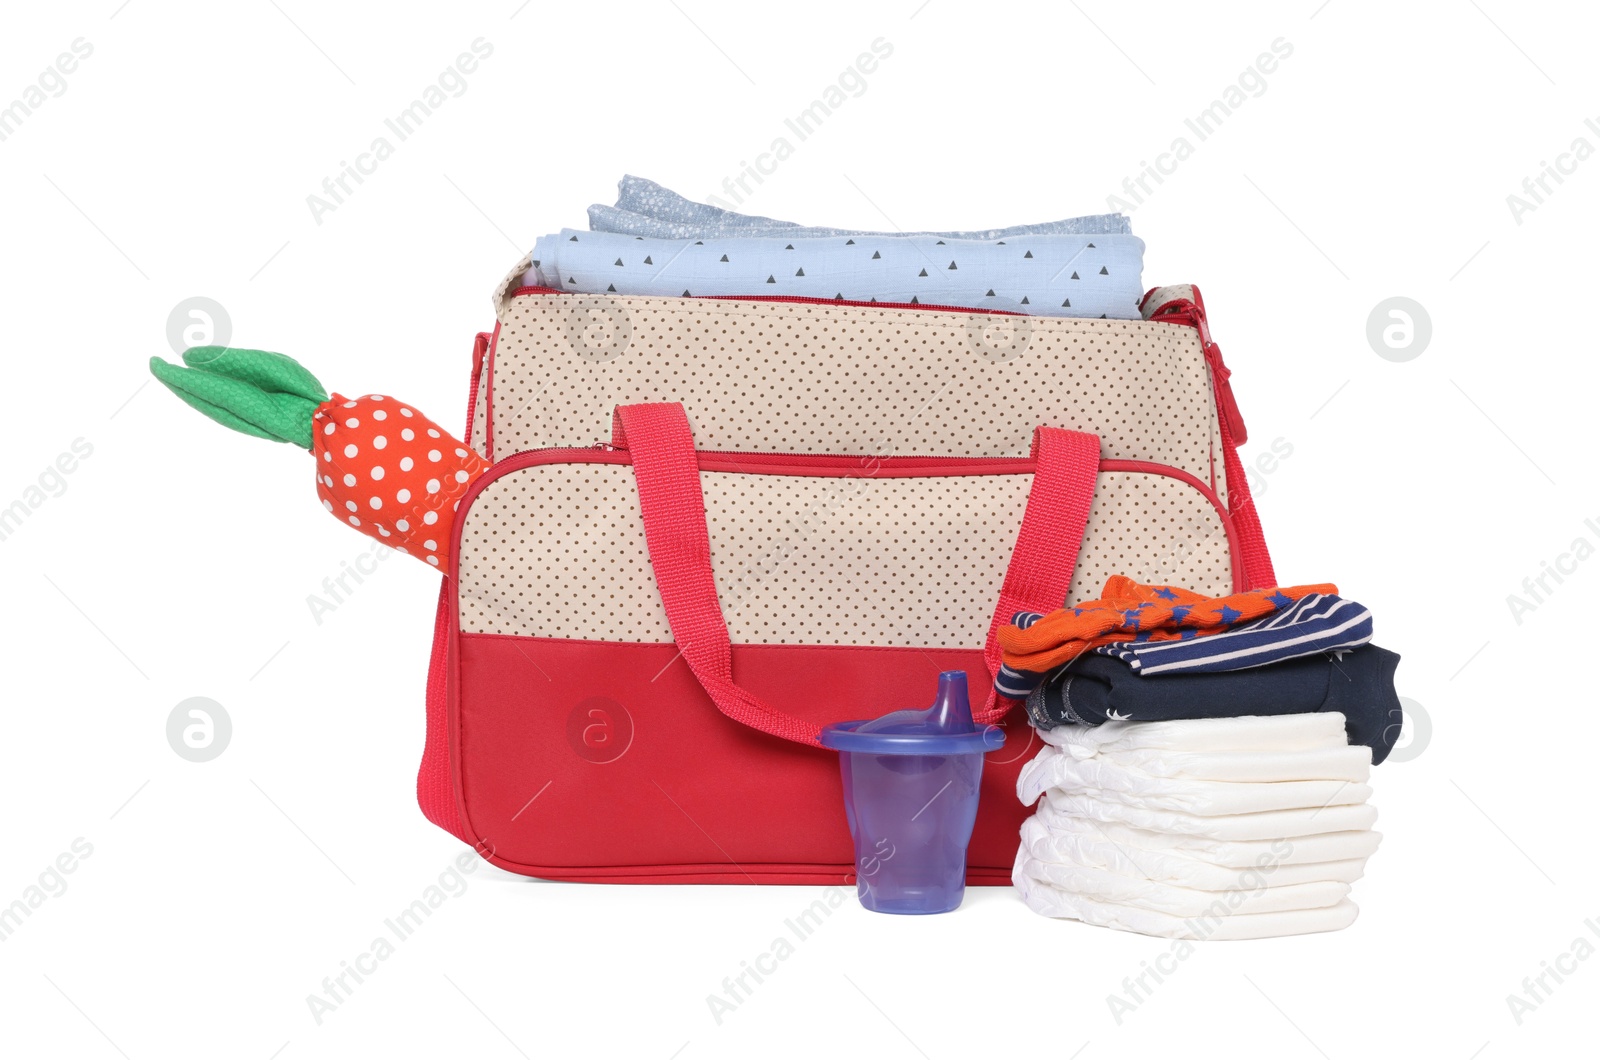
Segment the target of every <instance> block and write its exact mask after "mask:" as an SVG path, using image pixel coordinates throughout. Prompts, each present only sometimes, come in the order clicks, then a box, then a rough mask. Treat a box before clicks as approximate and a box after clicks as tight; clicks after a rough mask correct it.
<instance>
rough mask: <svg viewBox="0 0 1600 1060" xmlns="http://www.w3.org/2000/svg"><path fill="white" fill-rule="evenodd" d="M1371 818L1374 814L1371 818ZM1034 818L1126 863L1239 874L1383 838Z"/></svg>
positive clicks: (1325, 859)
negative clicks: (1167, 860) (1257, 835)
mask: <svg viewBox="0 0 1600 1060" xmlns="http://www.w3.org/2000/svg"><path fill="white" fill-rule="evenodd" d="M1374 816H1375V815H1374ZM1033 819H1035V820H1037V821H1038V822H1039V823H1040V824H1041V825H1043V826H1044V827H1045V828H1046V829H1047V830H1048V831H1049V833H1050V834H1051V835H1053V836H1070V837H1074V838H1079V839H1087V840H1093V841H1100V842H1105V843H1112V844H1115V845H1116V847H1117V848H1118V849H1119V850H1122V851H1124V852H1125V853H1126V854H1127V855H1128V856H1129V857H1130V858H1134V859H1138V860H1139V861H1141V862H1142V861H1143V860H1144V859H1145V858H1146V857H1147V856H1148V855H1149V854H1151V853H1156V854H1171V855H1174V856H1178V857H1191V858H1196V859H1199V860H1203V861H1206V862H1208V863H1210V864H1213V865H1222V866H1225V867H1227V868H1235V869H1243V868H1250V867H1252V866H1259V865H1261V864H1263V863H1264V862H1270V863H1273V864H1278V865H1307V864H1314V863H1323V864H1327V863H1333V862H1343V861H1350V860H1352V859H1360V860H1361V861H1365V860H1366V859H1367V858H1369V857H1371V856H1372V855H1373V853H1375V852H1376V851H1377V849H1378V847H1379V845H1380V844H1381V843H1382V841H1383V833H1381V832H1375V831H1372V830H1370V829H1352V830H1350V831H1345V832H1321V833H1318V834H1316V835H1306V836H1276V837H1269V838H1266V839H1233V840H1229V839H1216V838H1213V837H1211V836H1198V835H1182V834H1179V833H1175V832H1158V831H1152V830H1150V829H1148V828H1138V827H1135V826H1133V825H1128V824H1122V823H1120V822H1116V821H1096V820H1094V819H1092V818H1087V817H1078V816H1073V815H1071V814H1065V813H1060V812H1058V811H1056V810H1055V809H1054V808H1052V807H1051V805H1050V803H1049V802H1048V801H1046V802H1042V803H1040V804H1039V809H1038V812H1036V813H1035V814H1034V817H1033Z"/></svg>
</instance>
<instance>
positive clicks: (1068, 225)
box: [589, 176, 1133, 240]
mask: <svg viewBox="0 0 1600 1060" xmlns="http://www.w3.org/2000/svg"><path fill="white" fill-rule="evenodd" d="M589 227H590V228H591V229H592V230H594V231H596V232H616V233H620V234H622V235H629V236H644V237H646V238H648V239H717V238H722V237H725V236H785V237H787V238H789V239H794V238H801V239H811V238H815V237H820V236H908V235H910V236H932V237H934V238H936V239H939V238H943V239H977V240H995V239H1006V238H1008V237H1010V236H1027V235H1031V236H1044V235H1055V236H1073V235H1129V234H1131V233H1132V231H1133V229H1132V228H1131V227H1130V226H1129V224H1128V218H1127V217H1126V216H1125V215H1124V214H1120V213H1108V214H1095V215H1092V216H1088V217H1069V218H1066V219H1065V220H1061V221H1046V222H1044V223H1042V224H1028V225H1012V226H1010V227H1007V228H985V229H979V230H976V231H969V232H871V231H865V230H861V229H853V228H819V227H814V226H811V225H798V224H795V223H794V222H793V221H779V220H777V219H775V218H772V217H761V216H758V215H755V214H742V213H736V212H734V211H733V210H724V209H722V208H720V207H717V206H711V205H708V204H706V203H701V202H695V201H693V200H691V199H686V198H684V197H683V196H682V195H679V194H678V193H677V192H674V191H670V190H668V189H667V188H664V187H662V186H661V185H660V184H657V183H656V182H655V181H653V180H646V179H644V178H643V177H634V176H624V177H623V178H622V179H621V180H620V181H618V182H617V204H616V205H615V206H603V205H600V204H598V203H597V204H595V205H594V206H591V207H589Z"/></svg>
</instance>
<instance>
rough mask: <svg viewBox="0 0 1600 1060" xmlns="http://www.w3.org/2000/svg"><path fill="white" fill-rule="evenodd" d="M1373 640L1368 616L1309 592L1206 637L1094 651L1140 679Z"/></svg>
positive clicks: (1266, 661)
mask: <svg viewBox="0 0 1600 1060" xmlns="http://www.w3.org/2000/svg"><path fill="white" fill-rule="evenodd" d="M1371 639H1372V612H1371V611H1368V610H1367V609H1366V608H1365V607H1362V606H1361V605H1360V604H1358V603H1356V602H1355V601H1354V600H1346V599H1343V598H1342V597H1338V596H1330V595H1327V594H1324V593H1312V594H1311V595H1310V596H1303V597H1301V598H1300V599H1298V600H1296V601H1295V602H1294V603H1293V604H1291V605H1289V606H1288V607H1286V608H1284V609H1283V610H1281V611H1279V612H1277V613H1276V614H1272V615H1268V616H1267V617H1266V618H1258V619H1256V620H1255V621H1254V622H1246V623H1245V624H1244V625H1241V626H1234V627H1233V628H1232V629H1229V630H1225V631H1224V632H1221V633H1217V634H1214V635H1212V636H1209V637H1191V638H1189V639H1187V640H1161V641H1156V640H1149V639H1147V638H1144V637H1143V636H1142V635H1141V636H1139V637H1135V638H1134V639H1133V640H1131V641H1119V642H1118V643H1116V644H1102V645H1101V646H1100V647H1098V648H1096V649H1095V651H1096V652H1097V653H1099V654H1101V655H1110V656H1113V657H1115V658H1118V659H1121V660H1122V661H1123V662H1125V663H1127V664H1128V667H1129V669H1131V670H1133V671H1135V672H1136V673H1138V674H1140V675H1142V676H1144V677H1157V676H1160V675H1163V674H1183V673H1214V672H1217V671H1225V670H1247V669H1250V668H1251V667H1256V666H1270V665H1272V664H1273V663H1276V662H1283V661H1285V660H1288V659H1299V658H1302V657H1304V656H1307V655H1318V654H1321V653H1324V652H1338V651H1349V650H1350V649H1352V648H1358V647H1360V646H1361V645H1363V644H1365V643H1367V642H1368V641H1370V640H1371Z"/></svg>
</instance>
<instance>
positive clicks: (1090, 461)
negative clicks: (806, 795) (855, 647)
mask: <svg viewBox="0 0 1600 1060" xmlns="http://www.w3.org/2000/svg"><path fill="white" fill-rule="evenodd" d="M613 441H614V443H615V444H616V445H617V446H618V447H620V448H625V449H627V450H628V453H629V457H630V460H631V462H632V465H633V473H634V478H635V480H636V481H637V484H638V490H639V510H640V513H641V515H642V516H643V521H644V531H645V542H646V545H647V546H648V549H649V553H650V565H651V567H652V568H653V570H654V572H655V578H656V585H657V588H658V589H659V590H660V593H661V600H662V603H663V604H665V606H666V612H667V622H668V624H669V625H670V626H671V628H672V637H673V640H674V641H675V642H676V643H677V645H678V649H679V651H680V652H681V653H682V654H683V658H684V661H685V662H686V663H687V664H688V665H689V669H690V671H691V672H693V674H694V676H695V678H696V679H697V680H698V681H699V682H700V685H701V687H702V688H704V689H705V691H706V694H707V695H708V696H710V697H711V701H712V702H713V703H715V704H716V706H717V709H718V710H720V711H722V713H724V714H726V715H727V716H728V717H730V718H732V719H733V720H734V721H737V722H740V723H741V724H744V725H748V726H750V727H751V728H753V729H758V730H760V731H761V732H765V733H769V734H771V735H773V736H778V737H781V738H782V739H785V740H792V741H794V742H796V743H803V744H809V745H811V746H821V745H820V744H819V743H818V734H819V728H818V726H817V725H815V724H814V723H811V722H808V721H805V720H802V719H800V718H797V717H795V716H794V715H792V714H788V713H786V712H784V711H781V710H778V709H777V708H775V707H773V706H771V705H770V704H768V703H766V702H764V701H762V700H761V699H760V698H758V697H756V696H755V695H753V694H751V693H750V692H748V691H746V690H745V689H743V688H741V687H740V686H739V684H738V683H737V682H736V681H735V680H734V677H733V655H732V644H731V641H730V639H729V636H728V626H727V622H726V621H725V620H724V618H723V615H722V607H721V604H720V602H719V601H718V599H717V585H716V576H715V572H714V571H713V569H712V566H711V543H710V537H709V534H708V532H707V529H706V512H705V498H704V495H703V494H702V493H701V489H700V466H699V461H698V458H697V457H696V455H695V450H694V435H693V432H692V430H691V429H690V426H689V418H688V415H687V414H686V413H685V412H684V409H683V406H682V405H681V404H678V403H676V402H671V403H667V402H657V403H650V404H643V405H622V406H619V407H618V408H617V409H616V412H615V415H614V417H613ZM1033 455H1034V459H1035V462H1036V464H1035V469H1034V478H1033V486H1032V489H1031V491H1030V492H1029V494H1028V503H1027V508H1026V510H1025V512H1024V514H1023V518H1022V527H1021V529H1020V530H1019V531H1018V534H1017V545H1016V548H1015V550H1014V551H1013V553H1012V558H1011V563H1010V566H1009V567H1008V568H1007V571H1006V576H1005V581H1004V583H1003V586H1002V588H1001V592H1000V600H999V603H998V605H997V606H996V608H995V613H994V617H993V619H992V620H991V621H990V624H989V629H988V632H987V634H986V636H985V643H984V661H985V662H986V663H987V665H988V667H989V676H990V677H991V678H993V677H994V675H995V673H996V672H997V671H998V668H999V664H1000V647H999V644H998V642H997V640H996V637H995V632H996V630H997V629H998V628H999V627H1000V626H1001V625H1003V624H1004V623H1006V622H1009V621H1010V620H1011V616H1012V615H1013V614H1015V613H1016V612H1017V611H1025V610H1038V611H1050V610H1054V609H1055V608H1057V607H1060V606H1061V605H1062V603H1063V602H1064V601H1065V599H1066V594H1067V590H1068V588H1069V587H1070V586H1071V584H1072V574H1073V570H1074V568H1075V567H1076V565H1077V558H1078V549H1079V547H1080V545H1081V544H1082V540H1083V531H1084V527H1085V525H1086V524H1087V523H1088V519H1089V508H1090V506H1091V505H1092V503H1093V501H1094V488H1095V479H1096V476H1097V474H1098V472H1099V461H1100V440H1099V439H1098V438H1096V437H1095V436H1094V435H1091V434H1083V433H1080V432H1077V431H1066V430H1060V429H1058V428H1054V427H1041V428H1039V430H1038V431H1037V432H1036V433H1035V436H1034V447H1033ZM1009 706H1010V704H1009V703H1008V702H1006V701H1003V700H1000V701H997V699H996V696H995V693H994V691H993V688H992V687H991V690H990V693H989V697H988V702H987V703H986V704H985V706H984V707H983V709H982V710H979V711H975V712H974V715H973V716H974V720H976V721H977V722H979V723H980V724H992V723H994V722H996V721H998V720H999V719H1000V718H1001V717H1002V716H1003V715H1004V714H1005V712H1006V711H1007V709H1009Z"/></svg>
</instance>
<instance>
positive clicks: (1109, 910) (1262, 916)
mask: <svg viewBox="0 0 1600 1060" xmlns="http://www.w3.org/2000/svg"><path fill="white" fill-rule="evenodd" d="M1011 882H1012V883H1014V884H1015V885H1016V887H1017V892H1018V894H1020V895H1021V897H1022V900H1023V902H1025V903H1026V904H1027V906H1028V908H1030V909H1032V910H1033V911H1034V912H1036V913H1039V914H1041V915H1043V916H1048V917H1057V918H1062V919H1070V920H1081V921H1083V922H1084V923H1086V924H1095V925H1097V926H1100V927H1109V928H1116V929H1118V930H1121V931H1137V932H1139V933H1140V934H1142V935H1154V936H1156V937H1157V938H1168V939H1195V940H1214V941H1218V942H1224V941H1235V940H1243V939H1263V938H1277V937H1279V936H1283V935H1307V934H1312V933H1314V932H1319V931H1341V930H1343V929H1344V928H1347V927H1349V926H1350V925H1351V924H1353V923H1355V920H1356V916H1357V914H1358V910H1357V909H1356V905H1355V903H1354V902H1352V901H1350V900H1349V899H1345V900H1343V901H1340V902H1337V903H1335V904H1333V905H1329V906H1322V907H1320V908H1316V909H1295V910H1289V911H1285V912H1277V913H1232V912H1229V910H1228V899H1227V898H1224V899H1222V900H1221V902H1220V907H1219V908H1213V909H1211V910H1209V911H1208V912H1207V913H1206V914H1205V915H1203V916H1198V917H1178V916H1172V915H1171V914H1168V913H1156V912H1152V911H1150V910H1148V909H1140V908H1138V907H1137V906H1130V905H1125V904H1120V903H1116V902H1097V901H1095V900H1094V899H1092V898H1087V897H1085V896H1083V895H1077V894H1072V893H1071V892H1069V891H1064V890H1062V889H1060V888H1058V887H1052V886H1051V885H1049V884H1047V883H1043V882H1041V881H1039V880H1035V879H1033V878H1032V877H1031V876H1029V875H1028V874H1027V873H1026V872H1021V871H1016V870H1013V872H1012V876H1011Z"/></svg>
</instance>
